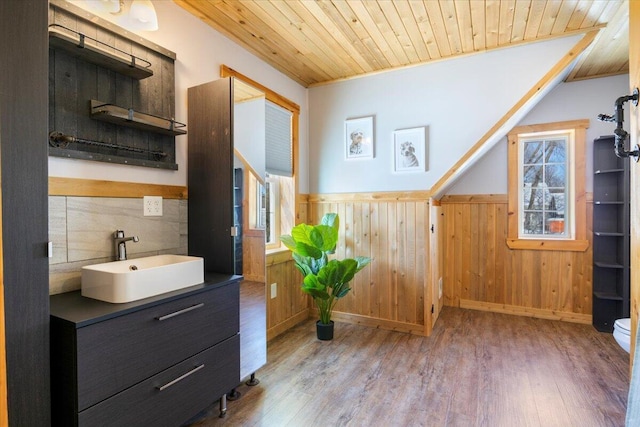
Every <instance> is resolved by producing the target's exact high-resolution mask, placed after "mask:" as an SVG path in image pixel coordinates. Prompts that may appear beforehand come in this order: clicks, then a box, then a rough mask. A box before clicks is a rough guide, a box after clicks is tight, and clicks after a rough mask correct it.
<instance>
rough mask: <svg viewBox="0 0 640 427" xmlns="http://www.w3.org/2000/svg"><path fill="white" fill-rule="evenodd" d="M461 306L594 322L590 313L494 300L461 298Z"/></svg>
mask: <svg viewBox="0 0 640 427" xmlns="http://www.w3.org/2000/svg"><path fill="white" fill-rule="evenodd" d="M460 308H468V309H471V310H480V311H490V312H493V313H503V314H512V315H516V316H526V317H535V318H538V319H547V320H561V321H563V322H571V323H581V324H585V325H591V323H592V316H591V315H590V314H581V313H570V312H563V311H556V310H545V309H542V308H531V307H520V306H516V305H508V304H497V303H492V302H482V301H472V300H465V299H461V300H460Z"/></svg>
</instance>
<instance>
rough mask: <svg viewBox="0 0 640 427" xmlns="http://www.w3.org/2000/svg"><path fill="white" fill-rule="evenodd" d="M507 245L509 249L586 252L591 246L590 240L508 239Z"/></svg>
mask: <svg viewBox="0 0 640 427" xmlns="http://www.w3.org/2000/svg"><path fill="white" fill-rule="evenodd" d="M507 246H508V247H509V249H524V250H531V251H568V252H584V251H586V250H587V249H588V248H589V241H588V240H533V239H531V240H529V239H507Z"/></svg>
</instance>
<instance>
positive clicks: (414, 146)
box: [393, 126, 427, 172]
mask: <svg viewBox="0 0 640 427" xmlns="http://www.w3.org/2000/svg"><path fill="white" fill-rule="evenodd" d="M426 136H427V128H426V127H425V126H421V127H415V128H410V129H399V130H396V131H394V132H393V170H394V172H424V171H426V170H427V167H426V165H427V156H426V150H427V147H426Z"/></svg>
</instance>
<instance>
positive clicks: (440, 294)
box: [438, 277, 442, 299]
mask: <svg viewBox="0 0 640 427" xmlns="http://www.w3.org/2000/svg"><path fill="white" fill-rule="evenodd" d="M440 298H442V277H441V278H440V279H439V280H438V299H440Z"/></svg>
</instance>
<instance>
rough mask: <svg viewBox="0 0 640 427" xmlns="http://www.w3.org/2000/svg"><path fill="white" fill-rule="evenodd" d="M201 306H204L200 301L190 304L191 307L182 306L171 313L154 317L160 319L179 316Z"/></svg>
mask: <svg viewBox="0 0 640 427" xmlns="http://www.w3.org/2000/svg"><path fill="white" fill-rule="evenodd" d="M202 307H204V303H203V302H201V303H200V304H196V305H192V306H191V307H187V308H183V309H182V310H178V311H174V312H173V313H169V314H165V315H164V316H160V317H156V319H158V320H160V321H163V320H167V319H171V318H172V317H175V316H179V315H181V314H184V313H188V312H190V311H192V310H196V309H198V308H202Z"/></svg>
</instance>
